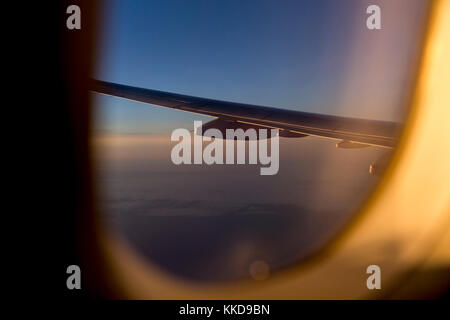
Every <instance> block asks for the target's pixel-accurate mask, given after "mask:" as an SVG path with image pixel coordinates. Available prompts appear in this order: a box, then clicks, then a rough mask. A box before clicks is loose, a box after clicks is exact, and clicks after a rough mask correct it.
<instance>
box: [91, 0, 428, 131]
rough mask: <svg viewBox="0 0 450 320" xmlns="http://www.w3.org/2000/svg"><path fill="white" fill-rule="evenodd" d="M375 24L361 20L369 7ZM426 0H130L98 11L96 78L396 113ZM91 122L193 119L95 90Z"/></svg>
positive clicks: (106, 127) (163, 125) (122, 124)
mask: <svg viewBox="0 0 450 320" xmlns="http://www.w3.org/2000/svg"><path fill="white" fill-rule="evenodd" d="M374 3H375V4H379V5H380V7H381V9H382V26H383V29H382V30H377V31H369V30H367V29H366V27H365V21H366V18H367V14H366V12H365V9H366V8H367V6H368V5H369V4H374ZM423 3H424V2H423V1H421V0H414V1H412V0H410V1H406V0H400V1H394V3H393V2H392V1H391V2H389V1H365V0H362V1H361V0H345V1H334V0H319V1H206V0H193V1H172V0H171V1H131V0H114V1H113V0H111V1H108V2H107V5H108V7H107V10H106V11H105V13H104V18H105V19H104V23H103V31H102V37H101V41H100V59H99V62H98V68H97V71H96V74H95V77H96V78H98V79H101V80H106V81H112V82H117V83H122V84H128V85H133V86H138V87H145V88H151V89H158V90H164V91H170V92H176V93H183V94H189V95H196V96H203V97H208V98H215V99H221V100H228V101H238V102H244V103H252V104H259V105H267V106H273V107H279V108H289V109H296V110H304V111H311V112H319V113H331V114H340V115H346V116H355V117H367V118H375V119H384V120H399V119H401V116H402V115H403V111H404V109H403V108H402V101H403V93H404V92H403V91H404V88H405V85H406V83H407V80H408V77H409V75H408V70H409V69H411V68H410V63H411V59H412V58H411V56H412V55H413V53H414V52H415V50H414V48H415V47H414V45H415V43H416V40H417V39H418V37H417V29H418V27H417V26H418V25H420V23H418V21H419V22H420V19H418V18H420V17H421V16H422V15H423V14H421V12H423ZM95 99H96V100H95V101H96V106H97V117H96V124H95V128H96V130H99V131H102V132H116V133H162V132H170V131H171V129H173V128H177V127H188V128H190V127H192V121H193V120H194V119H200V120H204V121H205V120H207V119H208V118H206V117H202V116H196V115H192V114H187V113H183V112H179V111H174V110H168V109H164V108H158V107H152V106H148V105H145V104H141V103H136V102H131V101H126V100H120V99H116V98H112V97H99V96H96V97H95Z"/></svg>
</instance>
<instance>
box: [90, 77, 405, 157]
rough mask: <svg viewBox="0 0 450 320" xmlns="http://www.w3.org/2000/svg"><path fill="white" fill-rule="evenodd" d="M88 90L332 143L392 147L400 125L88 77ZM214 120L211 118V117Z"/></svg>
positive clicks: (340, 145)
mask: <svg viewBox="0 0 450 320" xmlns="http://www.w3.org/2000/svg"><path fill="white" fill-rule="evenodd" d="M91 91H93V92H96V93H100V94H105V95H110V96H114V97H120V98H125V99H129V100H134V101H139V102H144V103H148V104H152V105H157V106H162V107H167V108H172V109H178V110H183V111H188V112H194V113H198V114H203V115H207V116H212V117H217V118H219V119H220V120H224V121H227V122H234V123H236V122H237V123H241V124H242V125H243V126H245V127H252V126H253V127H256V128H258V127H266V128H277V129H280V136H284V137H296V136H297V137H304V136H308V135H311V136H316V137H321V138H328V139H335V140H342V141H341V142H340V143H338V144H337V145H336V146H338V147H342V148H356V147H363V146H367V145H374V146H379V147H385V148H393V147H394V146H395V144H396V141H397V136H398V134H399V132H400V130H401V125H400V124H398V123H395V122H389V121H379V120H368V119H358V118H347V117H339V116H332V115H325V114H318V113H310V112H303V111H294V110H286V109H279V108H272V107H263V106H256V105H251V104H244V103H236V102H227V101H220V100H213V99H207V98H199V97H193V96H188V95H182V94H176V93H169V92H164V91H158V90H151V89H143V88H137V87H131V86H126V85H122V84H116V83H110V82H105V81H99V80H92V84H91ZM213 121H214V120H213Z"/></svg>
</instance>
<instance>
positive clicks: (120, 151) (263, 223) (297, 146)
mask: <svg viewBox="0 0 450 320" xmlns="http://www.w3.org/2000/svg"><path fill="white" fill-rule="evenodd" d="M105 5H107V7H106V8H105V9H107V10H106V11H105V12H106V14H105V17H104V21H103V25H102V36H101V42H100V48H99V49H100V56H99V58H98V63H97V70H96V72H95V74H94V75H93V78H95V79H99V80H102V81H108V82H112V83H117V84H122V85H127V86H133V87H139V88H146V89H155V90H161V91H164V92H170V93H178V94H183V95H188V96H194V97H203V98H209V99H216V100H221V101H231V102H238V103H244V104H251V105H255V106H267V107H274V108H280V109H283V110H292V111H303V112H307V113H314V114H323V115H326V116H340V117H348V118H357V119H369V120H379V121H380V123H381V122H383V123H386V122H389V123H392V122H395V123H399V124H400V125H399V127H401V123H403V122H404V121H405V119H406V115H407V111H408V110H407V105H408V97H409V94H410V90H411V85H412V83H413V82H412V80H413V78H414V73H415V70H416V67H417V62H418V59H419V56H420V48H421V47H420V44H421V41H422V36H423V27H424V22H425V18H426V14H427V6H428V3H427V2H426V1H423V0H402V1H380V0H374V1H360V0H349V1H345V2H341V1H339V2H338V1H333V0H321V1H281V2H279V1H251V2H242V1H226V2H225V1H224V2H211V1H199V0H198V1H189V2H186V1H164V2H142V1H129V0H127V1H120V0H116V1H109V2H108V3H107V4H105ZM370 5H376V6H377V8H378V9H379V10H380V12H379V13H380V15H379V16H378V17H371V16H372V15H373V14H375V11H373V12H372V11H370V12H369V13H368V11H367V9H368V7H369V6H370ZM369 18H370V19H375V20H370V19H369ZM376 19H379V21H377V20H376ZM377 23H378V24H379V25H377ZM369 25H370V26H371V27H370V28H369ZM92 99H93V101H94V105H95V119H94V122H93V131H94V135H93V137H92V145H93V146H94V151H95V161H96V162H95V164H96V184H97V187H98V191H99V192H98V193H99V196H100V204H101V205H102V209H103V216H102V221H103V223H104V224H105V225H106V226H108V227H109V228H111V229H112V230H114V231H115V232H117V234H119V235H120V236H121V237H122V238H123V239H124V240H125V241H126V242H127V243H128V244H129V245H130V246H131V247H133V248H134V249H135V250H136V251H137V252H138V253H139V254H141V255H142V256H144V257H146V258H147V259H148V261H150V262H151V263H154V264H156V265H157V266H159V267H160V268H161V269H162V270H166V271H168V272H170V273H172V274H174V275H176V276H178V277H182V278H184V279H190V280H195V281H203V282H215V281H232V280H239V279H253V280H255V281H259V280H264V279H267V278H269V277H270V276H271V275H272V274H273V273H274V272H276V271H277V270H281V269H283V268H287V267H289V266H292V265H293V264H295V263H298V262H301V261H302V259H305V258H307V257H309V256H310V255H311V254H313V253H316V252H318V251H319V250H320V249H322V248H323V247H324V246H325V245H326V244H327V243H330V241H332V239H333V237H335V236H336V235H337V234H339V232H341V231H342V230H344V229H345V226H346V225H347V224H348V223H349V222H350V221H351V219H352V218H353V217H354V216H355V214H356V213H357V211H358V209H359V208H360V207H361V206H362V205H363V203H364V201H365V199H366V198H367V196H368V195H369V194H370V192H371V191H372V190H373V189H374V187H375V186H376V185H377V183H378V181H379V180H380V176H381V173H382V172H383V170H384V168H385V167H386V166H387V164H388V160H389V156H390V154H391V153H392V150H393V148H391V146H385V145H384V146H383V145H380V144H382V143H380V144H378V143H377V142H373V140H370V142H368V143H364V142H363V143H361V142H359V143H354V142H352V141H347V139H346V138H343V137H341V136H339V135H338V136H336V135H334V136H327V137H325V138H324V137H323V136H321V133H320V132H323V131H327V130H328V129H327V130H325V129H324V128H319V129H317V128H315V129H314V130H315V131H314V130H313V131H311V130H312V129H311V127H314V126H315V125H317V123H318V122H314V123H312V124H309V125H305V124H302V126H301V128H300V127H299V129H298V130H297V131H298V132H295V130H291V131H289V130H283V132H284V133H285V134H282V133H283V132H281V131H280V137H279V157H277V159H278V160H277V161H278V164H277V170H275V171H274V172H275V173H274V172H272V173H273V174H267V175H264V174H261V172H262V171H261V168H263V167H268V165H267V164H262V163H261V162H260V160H261V156H260V154H257V155H256V162H257V163H256V164H251V163H249V162H250V153H251V151H250V149H249V144H251V143H252V141H246V142H244V144H245V145H246V147H247V149H246V150H247V151H246V154H245V156H246V157H245V163H242V164H237V163H236V162H234V164H226V163H224V164H220V163H214V164H207V163H205V162H206V161H205V159H204V158H203V159H201V160H202V163H201V164H195V163H192V164H187V163H182V164H176V163H174V161H173V156H172V154H173V152H174V147H175V146H176V145H177V143H178V142H177V141H172V140H173V139H171V137H172V134H173V133H174V131H175V130H177V129H180V128H181V129H187V132H188V133H189V134H190V135H189V136H190V137H192V140H191V145H192V154H191V156H192V158H194V153H195V147H194V146H193V145H194V144H195V142H194V140H195V138H194V132H193V131H194V126H195V124H194V121H202V123H203V124H206V123H207V122H209V121H211V120H213V119H215V117H211V116H208V115H206V114H205V113H195V112H185V111H183V110H176V109H170V108H161V107H159V106H155V105H150V104H145V103H142V102H139V101H131V100H130V99H121V98H120V97H111V96H105V95H100V94H97V93H92ZM172 102H173V101H172ZM173 103H175V102H173ZM177 103H179V104H180V105H181V104H183V103H185V101H184V100H183V99H181V98H180V99H178V100H177ZM189 106H191V107H192V108H193V107H197V108H203V110H206V109H205V108H207V107H208V106H209V105H208V103H203V104H200V105H198V104H195V103H191V104H190V105H189ZM214 108H215V109H214V110H215V111H217V110H218V109H220V112H221V114H227V115H224V118H223V119H224V120H223V121H225V122H223V123H226V124H225V125H229V123H230V122H231V121H230V116H229V114H228V113H227V112H228V109H227V108H226V107H223V108H222V107H221V106H219V107H217V106H216V107H214ZM239 110H242V108H241V109H239V107H237V111H236V112H239ZM260 110H265V109H257V111H254V112H255V113H252V115H254V114H256V116H254V117H257V116H258V114H259V113H258V112H261V114H263V115H262V116H260V117H259V119H260V121H263V120H267V119H269V120H271V121H272V122H271V126H270V128H277V126H278V125H279V123H280V122H282V121H281V120H279V119H278V118H276V117H277V115H276V114H275V113H273V112H272V111H270V112H267V113H264V112H266V111H260ZM190 111H192V110H190ZM217 112H218V111H217ZM252 112H253V111H252ZM294 118H295V117H294V116H292V117H287V119H288V120H289V119H294ZM274 119H278V120H274ZM283 119H286V117H285V118H283ZM283 121H284V120H283ZM244 122H248V120H246V121H243V122H241V124H242V123H244ZM247 125H248V124H247ZM249 126H251V124H250V125H249ZM205 128H206V127H205ZM205 128H204V129H205ZM257 128H258V127H257ZM261 128H267V127H264V126H262V127H261ZM361 128H362V129H364V126H362V127H361ZM308 130H309V131H308ZM336 130H337V129H336ZM287 131H289V132H287ZM328 131H329V130H328ZM328 131H327V132H328ZM341 131H342V130H341ZM184 132H186V131H184ZM345 133H346V132H344V133H343V134H345ZM327 134H328V133H327ZM333 134H335V133H333V132H332V133H329V134H328V135H333ZM396 134H398V133H396ZM356 135H357V134H356ZM200 137H201V136H200ZM371 138H373V135H372V136H371ZM375 138H376V137H375ZM216 139H217V140H221V139H218V138H216ZM216 139H214V141H216ZM260 141H267V140H263V139H261V140H258V142H257V143H259V142H260ZM209 143H210V142H209V141H206V140H205V141H204V142H203V145H202V147H203V149H201V150H200V152H201V153H200V154H201V156H200V158H202V155H203V153H202V152H205V148H206V146H207V145H208V144H209ZM257 146H258V148H261V145H259V144H257ZM392 146H394V147H395V144H394V145H392ZM222 147H223V149H224V152H223V153H224V154H225V153H228V151H227V150H225V148H226V143H225V142H224V143H223V145H222ZM236 147H237V141H236ZM267 147H269V150H270V151H273V152H274V150H275V149H276V146H275V145H274V143H273V142H272V140H271V141H270V143H269V146H267ZM233 148H234V147H233ZM233 150H235V149H233ZM225 151H226V152H225ZM215 152H216V153H217V152H218V151H217V150H216V151H215ZM216 153H215V154H214V156H217V154H216ZM236 153H237V150H235V154H236ZM269 154H270V153H269ZM272 155H275V153H272ZM219 158H220V157H219V156H218V157H217V159H219ZM271 160H272V161H275V158H274V157H272V158H271ZM192 162H194V160H192ZM222 162H226V159H225V155H224V156H223V159H222Z"/></svg>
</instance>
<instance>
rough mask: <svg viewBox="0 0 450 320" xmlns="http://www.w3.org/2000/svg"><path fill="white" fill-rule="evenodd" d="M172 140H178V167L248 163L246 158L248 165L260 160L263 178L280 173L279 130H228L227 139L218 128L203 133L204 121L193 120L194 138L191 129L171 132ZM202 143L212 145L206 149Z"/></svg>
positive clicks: (174, 153) (175, 153)
mask: <svg viewBox="0 0 450 320" xmlns="http://www.w3.org/2000/svg"><path fill="white" fill-rule="evenodd" d="M180 140H181V141H180ZM192 140H193V141H192ZM171 141H179V142H178V143H177V144H176V145H175V146H174V147H173V148H172V152H171V159H172V162H173V163H174V164H176V165H180V164H202V163H205V164H207V165H212V164H245V163H246V161H247V159H246V158H248V164H258V160H259V164H261V165H263V166H264V167H261V168H260V175H275V174H277V173H278V169H279V130H278V129H265V128H263V129H255V128H248V129H247V130H244V129H242V128H237V129H226V130H225V137H224V134H223V131H221V130H219V129H216V128H209V129H207V130H206V131H205V132H203V127H202V121H194V134H193V137H192V134H191V132H190V131H189V130H187V129H184V128H179V129H175V130H174V131H173V132H172V135H171ZM203 142H209V143H208V144H206V145H205V146H204V145H203ZM224 143H225V154H224ZM235 144H236V155H235ZM269 144H270V153H269ZM192 145H193V152H192ZM246 146H248V153H247V152H246ZM203 147H204V148H203ZM246 154H248V157H246ZM192 155H193V157H192Z"/></svg>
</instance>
